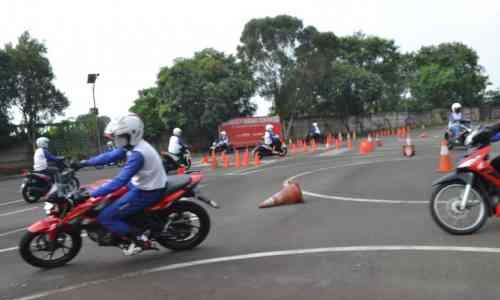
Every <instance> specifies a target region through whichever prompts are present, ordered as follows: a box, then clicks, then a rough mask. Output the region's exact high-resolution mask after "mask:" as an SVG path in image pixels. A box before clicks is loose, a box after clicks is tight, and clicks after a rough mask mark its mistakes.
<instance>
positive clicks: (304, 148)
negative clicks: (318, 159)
mask: <svg viewBox="0 0 500 300" xmlns="http://www.w3.org/2000/svg"><path fill="white" fill-rule="evenodd" d="M302 151H303V152H304V154H305V153H307V142H306V141H303V142H302Z"/></svg>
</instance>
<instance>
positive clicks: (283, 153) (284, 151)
mask: <svg viewBox="0 0 500 300" xmlns="http://www.w3.org/2000/svg"><path fill="white" fill-rule="evenodd" d="M287 153H288V148H281V152H280V154H279V156H281V157H284V156H286V155H287Z"/></svg>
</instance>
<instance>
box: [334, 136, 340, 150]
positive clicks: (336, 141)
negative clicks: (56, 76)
mask: <svg viewBox="0 0 500 300" xmlns="http://www.w3.org/2000/svg"><path fill="white" fill-rule="evenodd" d="M335 149H337V150H339V149H340V140H339V139H338V138H336V139H335Z"/></svg>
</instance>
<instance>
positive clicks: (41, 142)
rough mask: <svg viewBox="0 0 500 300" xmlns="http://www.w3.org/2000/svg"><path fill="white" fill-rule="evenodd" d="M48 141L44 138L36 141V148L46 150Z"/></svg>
mask: <svg viewBox="0 0 500 300" xmlns="http://www.w3.org/2000/svg"><path fill="white" fill-rule="evenodd" d="M49 142H50V140H49V139H48V138H46V137H44V136H42V137H39V138H37V139H36V146H37V147H38V148H48V147H49Z"/></svg>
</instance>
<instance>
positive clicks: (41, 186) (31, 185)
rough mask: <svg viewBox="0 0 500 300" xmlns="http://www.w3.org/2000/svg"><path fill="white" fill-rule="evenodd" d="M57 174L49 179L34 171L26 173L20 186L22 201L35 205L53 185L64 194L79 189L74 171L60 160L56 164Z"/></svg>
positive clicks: (47, 176)
mask: <svg viewBox="0 0 500 300" xmlns="http://www.w3.org/2000/svg"><path fill="white" fill-rule="evenodd" d="M56 167H57V169H58V172H57V173H56V174H55V175H54V178H51V177H50V176H49V175H46V174H43V173H38V172H36V171H30V172H27V173H26V174H25V175H24V176H25V178H24V180H23V182H22V184H21V194H22V195H23V199H24V201H26V202H28V203H35V202H37V201H38V200H40V198H42V197H43V196H44V195H46V194H47V193H48V192H49V191H50V188H51V187H52V185H53V184H54V183H57V184H59V185H60V189H61V192H62V193H64V194H66V193H70V192H73V191H76V190H78V189H79V188H80V182H79V181H78V178H76V172H75V170H73V169H71V168H70V167H69V166H68V165H67V164H66V162H65V161H64V159H63V160H61V161H60V162H58V163H56Z"/></svg>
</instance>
